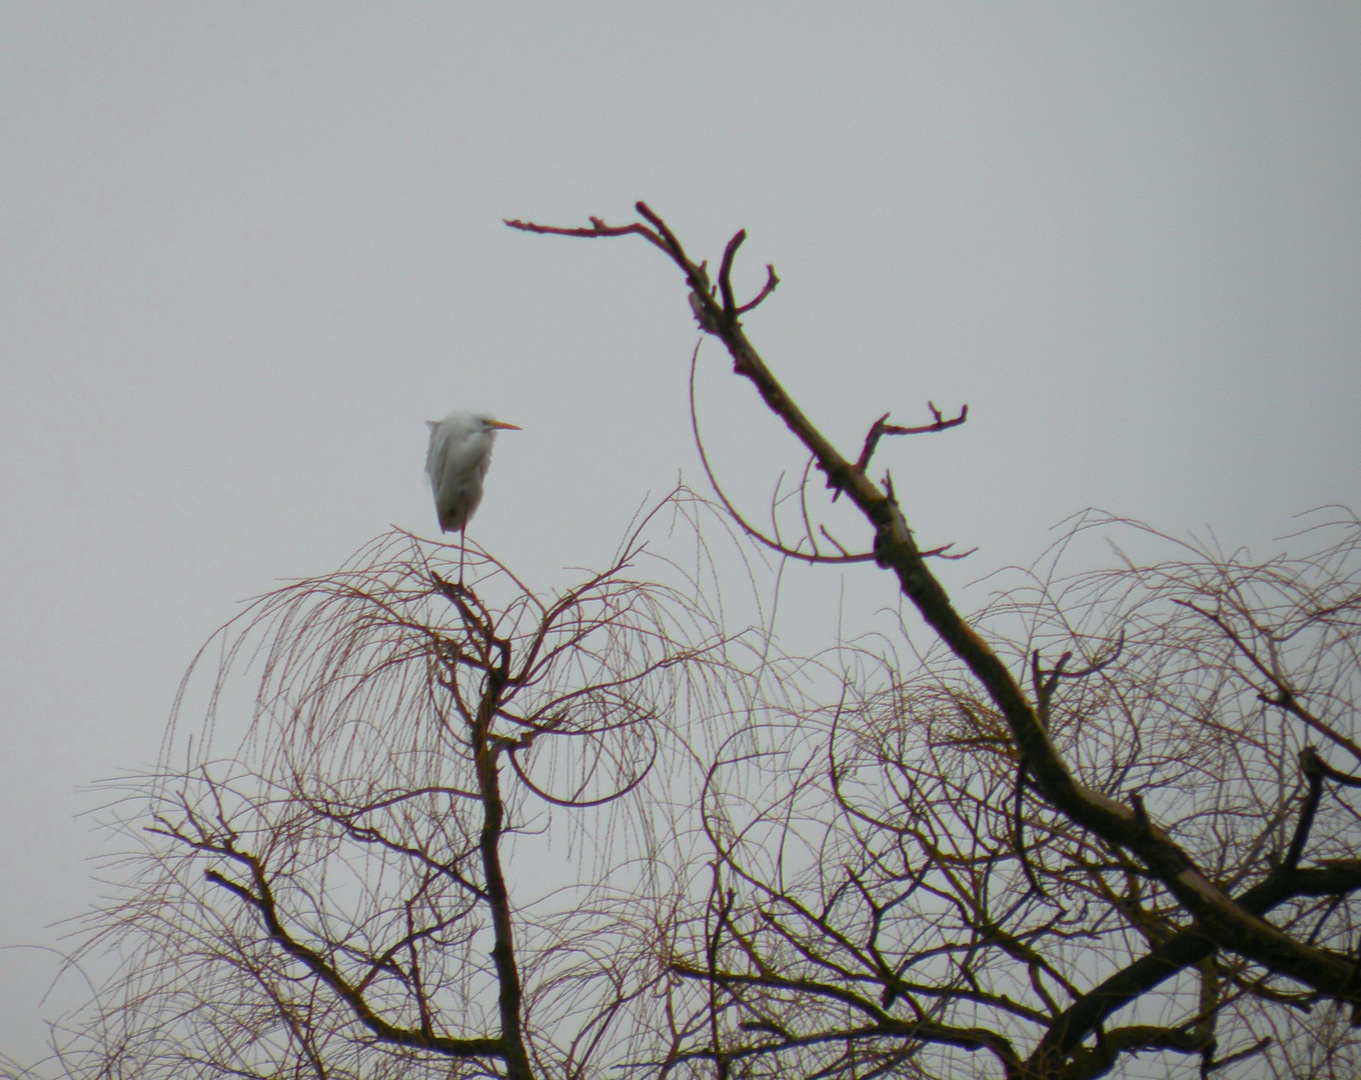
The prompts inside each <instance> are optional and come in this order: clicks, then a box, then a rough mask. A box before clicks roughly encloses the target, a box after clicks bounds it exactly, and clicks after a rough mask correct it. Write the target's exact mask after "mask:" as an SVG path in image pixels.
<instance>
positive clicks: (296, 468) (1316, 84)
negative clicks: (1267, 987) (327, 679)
mask: <svg viewBox="0 0 1361 1080" xmlns="http://www.w3.org/2000/svg"><path fill="white" fill-rule="evenodd" d="M0 134H2V135H3V145H4V150H3V152H2V153H0V220H2V221H3V227H2V228H0V245H3V250H0V348H3V357H4V370H5V377H4V393H3V394H2V395H0V430H2V431H3V441H2V442H0V453H2V454H3V467H2V468H0V485H3V495H2V498H3V502H0V505H3V507H4V512H3V514H0V537H3V552H4V604H3V608H2V609H0V613H2V617H0V732H2V733H3V745H4V752H3V755H2V756H0V770H3V781H2V782H0V813H2V814H3V816H4V821H5V827H4V828H3V829H0V866H3V867H4V871H3V873H0V944H8V945H14V946H53V945H56V944H58V943H59V938H60V935H61V933H62V928H61V926H60V925H58V922H59V920H62V919H67V918H70V917H72V916H75V915H78V914H79V913H80V912H82V911H83V910H85V909H86V908H87V907H88V906H89V905H90V904H91V903H93V902H94V901H95V899H96V898H97V896H98V895H99V888H100V887H99V885H98V884H97V881H96V877H97V874H98V867H97V865H96V864H95V863H94V862H92V861H91V860H92V859H93V858H94V857H95V856H97V855H98V854H99V853H100V852H101V851H107V850H108V849H109V846H108V841H107V840H105V839H103V838H101V835H100V834H99V833H98V831H97V830H96V828H95V825H94V822H93V821H92V820H91V818H90V817H89V816H81V815H82V812H87V811H89V810H91V809H92V808H93V807H95V806H97V805H98V804H99V802H100V800H101V796H100V794H99V793H98V791H97V790H94V789H93V785H95V784H96V782H97V781H99V780H101V779H104V778H109V777H114V776H118V775H121V774H126V773H129V772H135V771H137V770H145V769H147V768H149V767H150V766H151V765H152V764H153V763H154V761H155V759H156V755H157V752H158V748H159V745H160V739H161V735H162V732H163V730H164V726H165V723H166V720H167V717H168V714H169V710H170V707H171V703H172V700H173V697H174V694H175V691H176V688H177V685H178V683H179V679H180V676H181V674H182V673H183V671H184V669H185V667H186V665H187V664H188V662H189V661H190V659H191V658H192V656H193V654H194V652H195V650H196V649H197V647H198V645H199V644H200V643H201V642H202V641H203V640H204V639H205V638H206V637H207V636H208V635H209V634H210V633H211V632H212V631H213V630H214V629H215V628H216V627H217V626H219V625H220V624H221V623H223V622H224V621H226V620H227V619H229V618H230V617H231V616H232V615H233V614H234V613H235V612H236V611H238V610H239V605H240V602H241V601H243V600H245V599H247V598H249V597H251V596H254V595H256V594H259V593H261V592H263V591H265V590H267V589H269V588H271V587H272V586H273V585H275V584H276V583H278V582H279V581H281V580H283V579H288V578H295V577H299V576H303V575H308V574H315V573H323V572H325V571H327V570H329V569H332V568H334V567H335V566H337V565H338V564H339V563H340V562H341V561H343V560H344V559H345V558H346V557H347V556H348V555H349V554H350V553H351V552H353V551H354V550H355V549H357V548H359V547H360V546H361V545H363V544H364V543H365V542H366V541H367V540H369V539H370V538H371V537H373V536H374V535H376V534H378V533H380V532H382V531H384V530H385V529H387V528H388V527H389V526H390V525H392V524H396V525H399V526H402V527H404V528H408V529H412V530H415V531H418V532H422V533H425V534H427V535H428V534H433V533H434V532H435V522H434V512H433V509H432V507H431V505H430V500H429V492H428V489H427V487H426V486H425V481H424V477H423V475H422V472H421V469H422V464H423V459H424V447H425V438H426V429H425V427H424V426H423V423H422V421H424V420H426V419H433V418H437V417H439V416H442V415H443V414H444V413H446V412H448V411H449V410H451V409H453V408H457V407H478V408H485V409H488V410H490V411H492V412H494V413H495V414H496V415H497V416H499V417H501V418H503V419H506V420H510V421H513V422H515V423H518V424H520V425H522V426H523V428H524V431H523V432H520V433H508V434H507V435H505V436H503V437H502V438H501V440H500V441H499V443H498V447H497V456H496V461H495V464H494V467H493V470H492V473H491V476H490V478H489V482H488V489H487V496H486V499H485V501H484V503H483V506H482V509H481V511H480V512H479V516H478V518H477V520H476V522H475V523H474V527H473V535H474V536H475V538H476V539H477V540H478V541H479V542H481V543H483V544H485V545H486V546H487V547H488V548H489V549H490V550H492V551H493V552H494V553H495V554H496V555H498V556H499V557H500V558H502V559H503V560H504V561H506V562H507V563H509V564H510V565H511V566H513V567H515V568H516V569H517V570H518V571H519V572H520V573H521V574H522V576H524V577H525V578H526V579H527V580H529V581H531V582H533V583H534V584H536V585H537V586H539V587H541V588H544V589H552V588H555V587H560V586H562V585H563V584H565V583H567V582H568V581H570V580H572V575H571V574H570V573H569V572H568V571H567V570H565V569H564V568H567V567H573V566H600V565H603V564H604V563H605V561H606V560H607V559H608V558H609V556H610V555H611V554H612V552H613V551H614V549H615V547H616V545H617V543H618V541H619V539H620V537H621V535H622V533H623V532H624V530H625V528H626V526H627V523H628V521H629V519H630V518H631V516H632V515H633V513H634V511H635V510H636V509H637V507H638V506H639V505H640V504H641V503H643V502H644V500H646V499H647V498H648V497H649V496H651V497H653V498H655V497H657V496H658V495H660V494H661V493H664V492H665V491H666V490H668V489H669V488H670V487H671V486H672V485H673V484H674V483H675V482H676V479H677V477H678V476H682V475H683V476H684V477H685V478H686V479H687V480H689V481H691V482H692V483H694V484H696V485H697V486H698V485H700V484H701V482H702V474H701V473H700V470H699V468H698V465H697V459H696V456H695V453H694V450H693V447H692V445H691V440H690V433H689V417H688V413H687V408H686V403H685V393H686V379H687V371H688V362H689V357H690V352H691V349H692V348H693V346H694V342H695V340H696V330H695V327H694V323H693V320H692V319H691V318H690V316H689V312H688V307H687V305H686V302H685V290H684V287H683V285H682V282H681V279H680V277H679V275H678V273H677V272H676V271H675V270H674V269H673V268H672V267H670V265H669V264H667V263H666V262H665V261H664V260H663V259H662V258H661V257H660V256H659V254H658V253H657V252H656V251H654V250H653V249H652V248H650V247H648V246H647V245H646V244H644V243H642V242H641V241H638V240H636V239H629V240H616V241H608V242H602V241H590V242H586V241H568V240H561V239H554V238H536V237H530V236H526V235H522V234H519V233H515V232H512V231H511V230H509V229H506V228H505V227H504V226H503V225H502V224H501V220H502V219H503V218H517V217H522V218H533V219H535V220H539V221H544V222H550V223H555V224H563V225H575V224H582V223H584V222H585V219H586V217H587V216H588V215H600V216H602V217H605V218H606V219H608V220H609V221H611V222H619V223H622V222H627V221H628V220H631V218H632V211H631V208H632V206H633V203H634V202H635V200H637V199H640V198H641V199H645V200H647V201H648V202H649V203H650V205H651V206H652V207H653V208H654V209H655V210H657V211H658V212H659V213H661V214H663V216H665V217H666V218H667V220H668V221H669V222H670V223H671V224H672V225H673V227H674V228H675V230H676V231H677V233H678V234H679V235H680V237H681V238H682V240H683V241H684V242H685V243H686V244H687V246H688V248H689V250H690V251H691V253H692V254H693V255H695V256H697V257H701V256H707V257H709V258H710V259H711V260H712V261H714V262H715V263H716V262H717V259H718V256H719V255H720V254H721V251H722V245H723V243H724V242H725V241H726V239H727V238H728V236H729V235H731V233H732V232H734V231H735V230H736V229H737V228H739V227H745V228H746V229H747V230H748V234H749V239H748V241H747V245H746V247H745V248H744V251H743V257H744V259H745V260H746V261H745V263H743V264H742V265H741V267H740V269H739V273H738V275H737V277H738V281H739V283H740V284H742V285H743V286H744V287H745V288H747V289H750V290H754V289H755V288H756V287H757V286H759V284H760V282H761V281H762V280H763V277H764V269H763V266H764V264H765V263H766V262H772V263H774V264H775V266H776V269H777V271H778V272H779V274H780V277H781V278H782V282H783V283H782V284H781V286H780V288H779V290H778V291H777V292H776V294H775V295H774V296H773V297H772V298H771V299H770V300H769V301H768V302H767V303H766V305H764V306H763V307H762V308H761V309H760V311H759V312H757V313H754V314H753V315H751V316H750V317H748V319H747V328H748V332H749V334H750V336H751V338H752V340H753V341H754V343H755V344H756V345H757V347H758V348H759V349H761V350H762V352H763V354H764V355H765V357H766V359H767V361H768V362H769V363H770V364H771V366H772V367H773V368H774V369H775V370H776V372H777V373H778V374H779V375H780V376H781V377H782V378H783V379H784V380H785V381H786V384H787V386H788V387H789V389H790V390H791V391H792V393H793V394H794V396H795V397H796V399H798V400H801V401H802V402H803V404H804V405H805V407H806V409H807V411H808V412H809V413H810V414H811V415H812V417H813V418H814V419H815V420H816V421H818V422H819V423H821V424H822V425H823V428H824V431H825V432H826V433H827V434H828V435H830V436H831V437H833V438H834V439H835V440H837V441H838V442H840V444H841V445H842V446H843V447H845V448H846V449H847V451H848V453H850V454H851V455H853V454H854V453H855V452H856V451H857V450H858V447H859V442H860V439H861V438H862V436H863V433H864V431H865V430H866V428H867V427H868V425H869V424H870V423H871V422H872V421H873V420H874V419H875V418H876V417H877V416H879V415H880V414H881V413H883V412H885V411H888V410H892V412H893V416H894V419H896V420H898V421H900V422H903V423H919V422H922V421H924V420H925V419H927V412H926V402H927V401H928V400H933V401H935V402H936V403H937V404H938V405H939V406H940V407H941V408H942V409H944V410H947V411H949V410H953V409H955V408H957V407H958V405H959V404H961V403H964V402H967V403H968V405H969V407H970V420H969V423H968V425H966V426H965V427H964V428H963V429H961V430H959V431H957V432H954V433H952V434H949V435H945V436H937V437H933V438H931V439H918V440H912V441H910V442H902V441H900V442H899V443H898V444H895V445H892V446H889V445H887V444H886V445H885V446H884V448H883V450H881V452H880V455H879V458H878V459H877V460H878V461H879V462H880V464H882V465H883V466H886V467H887V466H891V467H892V468H893V470H894V478H895V482H896V484H897V490H898V492H899V495H900V496H901V497H902V500H903V502H904V506H905V509H906V510H907V513H908V515H909V520H910V521H911V522H912V524H913V525H914V527H915V528H916V529H917V531H918V532H919V534H920V536H921V538H922V540H923V542H924V543H927V544H936V543H942V542H945V541H950V540H953V541H957V542H959V543H960V544H961V545H962V546H969V547H972V546H977V547H978V549H979V550H978V552H977V554H975V555H974V556H972V557H971V559H970V560H968V561H967V562H966V563H965V564H961V565H958V566H952V567H950V568H949V569H948V571H947V574H948V576H949V580H951V581H952V582H956V583H963V582H966V581H968V580H971V579H976V578H979V577H981V576H983V575H984V574H986V573H988V572H989V571H991V570H994V569H996V568H998V567H1000V566H1003V565H1005V564H1008V563H1028V562H1030V561H1031V560H1033V559H1034V558H1035V557H1036V556H1038V555H1039V553H1040V552H1041V551H1042V550H1043V548H1044V547H1045V545H1046V544H1047V543H1049V541H1050V540H1051V539H1052V536H1053V534H1052V532H1051V531H1050V530H1051V528H1052V527H1053V526H1054V525H1056V524H1057V523H1058V522H1060V521H1061V520H1062V519H1063V518H1065V517H1067V516H1068V515H1070V514H1073V513H1075V512H1077V511H1080V510H1082V509H1083V508H1085V507H1088V506H1100V507H1103V508H1105V509H1108V510H1111V511H1114V512H1117V513H1120V514H1125V515H1130V516H1134V517H1139V518H1142V519H1144V520H1146V521H1149V522H1150V523H1152V524H1154V525H1156V526H1158V527H1159V528H1161V529H1163V530H1165V531H1168V532H1171V533H1175V534H1185V533H1187V532H1189V531H1193V530H1194V531H1196V532H1198V533H1200V534H1201V535H1206V534H1207V533H1208V531H1209V530H1210V529H1213V531H1214V533H1215V534H1216V535H1217V536H1218V538H1219V540H1220V542H1221V543H1223V544H1224V545H1225V546H1226V547H1235V546H1237V545H1239V544H1249V545H1251V546H1252V547H1253V549H1254V550H1255V551H1257V552H1259V553H1261V554H1268V553H1271V552H1273V551H1275V550H1277V548H1278V547H1279V545H1276V544H1273V538H1276V537H1279V536H1282V535H1283V534H1286V533H1288V532H1290V531H1292V529H1293V528H1294V527H1295V525H1294V524H1293V523H1292V521H1291V516H1292V515H1294V514H1296V513H1298V512H1300V511H1303V510H1307V509H1309V508H1311V507H1314V506H1318V505H1320V504H1324V503H1339V502H1340V503H1347V504H1350V505H1353V506H1355V505H1357V503H1358V491H1357V488H1358V483H1359V482H1361V463H1359V460H1358V458H1359V452H1361V435H1358V409H1359V407H1361V6H1358V5H1356V4H1354V3H1333V4H1329V3H1318V4H1309V5H1303V4H1288V5H1287V4H1271V5H1268V4H1250V3H1233V4H1205V5H1194V6H1190V5H1185V4H1180V3H1176V4H1166V5H1158V4H1147V3H1145V4H1139V5H1126V6H1116V5H1057V4H1053V5H1035V4H1031V5H1023V4H1012V5H1005V6H1002V5H998V6H982V5H971V4H970V5H966V4H949V5H931V4H923V5H907V4H888V3H878V4H870V3H865V4H835V5H833V4H817V3H806V2H805V3H799V2H793V3H781V4H773V3H763V4H756V3H741V2H731V0H730V2H727V3H723V4H712V3H692V4H685V5H680V4H661V3H630V4H624V3H614V4H583V3H567V4H562V3H552V4H550V3H501V4H495V5H490V4H485V5H484V4H479V5H473V4H463V3H450V4H443V5H435V4H425V5H414V4H385V5H356V4H335V3H324V4H322V3H291V4H231V5H227V4H218V5H179V4H119V5H113V4H69V5H68V4H56V3H46V2H44V3H22V2H16V0H10V2H4V3H0ZM700 364H701V375H700V379H699V396H700V413H701V417H702V420H703V423H704V427H705V430H706V432H707V434H708V438H709V441H710V443H711V445H712V447H713V450H714V453H715V456H716V460H717V462H718V464H719V466H720V470H721V472H722V473H723V475H724V477H725V478H726V479H727V480H728V481H729V482H730V483H731V486H732V488H733V490H734V492H736V493H737V494H738V495H739V496H740V497H741V498H742V499H743V500H744V502H745V504H746V505H748V506H751V507H753V508H754V509H755V510H756V511H758V512H759V511H761V510H762V508H763V507H764V506H765V503H766V500H767V499H768V497H769V493H770V490H771V488H772V486H773V484H774V481H775V478H776V477H777V476H778V475H779V472H780V471H781V470H782V469H790V470H798V469H800V468H801V467H802V459H801V458H800V456H799V455H798V454H797V452H796V451H795V449H794V448H793V447H792V445H791V440H790V437H789V436H788V434H787V432H785V431H784V429H783V428H782V427H781V426H780V425H779V424H778V422H776V421H775V420H774V419H773V418H771V417H770V416H768V415H767V414H765V413H764V412H763V411H762V409H761V407H760V404H759V401H757V400H756V398H755V396H754V394H753V393H752V391H751V390H750V388H749V387H748V386H746V385H745V384H741V383H739V382H737V381H736V380H734V379H733V378H732V376H731V374H730V373H729V366H728V365H727V364H725V363H724V361H723V358H722V356H721V355H720V354H719V352H718V350H717V348H716V347H715V346H714V345H713V344H710V345H708V346H706V347H705V350H704V351H703V352H702V353H701V359H700ZM843 509H844V508H842V507H838V508H837V510H838V511H841V510H843ZM833 520H835V521H839V522H841V523H842V524H841V525H840V528H841V529H842V535H843V536H844V537H845V538H846V539H847V540H855V539H857V538H859V539H860V540H861V541H863V540H864V536H863V528H861V531H860V532H859V533H857V532H856V528H857V526H856V524H855V522H854V520H853V518H851V517H848V516H847V517H836V516H835V515H833ZM875 573H876V572H875V571H874V570H873V569H872V568H869V567H860V568H857V569H855V570H854V571H851V572H849V573H847V574H846V575H845V576H844V577H843V576H841V575H839V574H837V573H835V572H832V571H826V570H823V571H819V572H817V574H816V575H814V574H811V573H805V572H802V571H800V572H798V573H797V574H796V575H794V576H792V577H791V578H790V580H789V581H788V582H787V583H786V594H785V600H784V601H783V602H784V604H785V605H786V607H785V611H786V614H789V613H790V612H791V609H792V611H793V613H794V614H796V615H799V616H801V618H802V619H803V621H805V622H806V623H807V624H809V625H813V626H827V627H829V628H830V627H831V626H832V623H831V622H830V621H829V620H830V619H831V618H834V617H835V610H834V608H835V606H836V605H841V606H842V608H846V607H850V608H855V609H857V610H860V609H866V610H867V609H870V608H872V607H874V606H875V605H882V604H884V603H885V602H887V599H886V597H885V594H884V591H883V590H884V585H883V582H882V580H880V579H879V578H876V577H875ZM803 605H806V606H803ZM56 966H57V962H56V959H55V957H54V955H53V954H51V953H47V952H42V951H39V950H38V949H35V948H11V949H8V950H6V951H0V1051H3V1052H8V1053H9V1054H11V1055H12V1056H14V1057H19V1058H31V1057H34V1056H36V1055H37V1054H38V1052H39V1051H40V1048H41V1043H42V1036H43V1030H42V1025H41V1023H40V1021H39V1016H40V1015H41V1014H42V1013H43V1012H45V1011H46V1012H51V1011H53V1010H54V1009H55V1007H56V1006H55V1005H54V1004H49V1006H47V1007H46V1009H44V1008H40V1007H39V1005H38V997H39V995H40V994H41V992H42V990H43V989H44V988H45V987H46V985H47V983H48V982H49V981H50V979H51V978H52V975H53V973H54V972H55V971H56ZM54 1000H56V1001H59V1000H60V995H58V998H57V999H54Z"/></svg>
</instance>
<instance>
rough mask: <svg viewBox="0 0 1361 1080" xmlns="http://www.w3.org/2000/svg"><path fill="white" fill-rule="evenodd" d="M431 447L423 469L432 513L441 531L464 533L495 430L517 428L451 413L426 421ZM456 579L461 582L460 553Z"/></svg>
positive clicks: (488, 460)
mask: <svg viewBox="0 0 1361 1080" xmlns="http://www.w3.org/2000/svg"><path fill="white" fill-rule="evenodd" d="M426 424H427V425H428V426H429V428H430V449H429V450H428V451H427V452H426V455H425V471H426V472H427V473H429V474H430V488H431V490H432V491H433V492H434V493H435V513H436V514H437V515H438V516H439V527H440V530H441V531H442V532H464V531H465V530H466V529H467V528H468V522H469V521H470V520H472V516H473V513H474V511H476V510H477V504H478V503H480V502H481V501H482V479H483V477H485V476H486V475H487V469H488V468H489V467H490V466H491V447H492V442H493V440H494V439H495V438H496V433H497V432H498V431H519V430H520V429H519V427H518V426H516V425H515V424H507V423H504V422H503V421H501V420H493V419H492V418H491V417H490V416H487V415H485V414H483V413H475V412H452V413H450V414H449V415H448V416H446V417H445V418H444V419H443V420H427V421H426ZM458 580H459V584H460V585H461V584H462V583H463V556H462V552H460V553H459V560H458Z"/></svg>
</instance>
